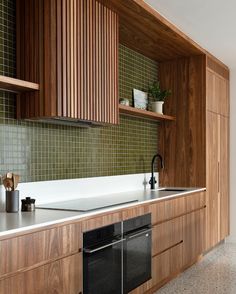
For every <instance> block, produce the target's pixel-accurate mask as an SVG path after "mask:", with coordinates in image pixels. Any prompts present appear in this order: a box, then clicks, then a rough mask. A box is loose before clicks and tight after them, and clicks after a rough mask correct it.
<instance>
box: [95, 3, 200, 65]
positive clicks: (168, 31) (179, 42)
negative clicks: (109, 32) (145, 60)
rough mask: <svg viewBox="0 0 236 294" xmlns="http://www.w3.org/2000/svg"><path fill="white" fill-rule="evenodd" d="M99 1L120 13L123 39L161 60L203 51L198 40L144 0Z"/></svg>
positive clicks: (121, 38)
mask: <svg viewBox="0 0 236 294" xmlns="http://www.w3.org/2000/svg"><path fill="white" fill-rule="evenodd" d="M100 2H101V3H103V4H105V5H107V6H108V7H109V8H112V9H114V10H115V11H116V12H117V13H118V14H119V17H120V42H121V43H122V44H124V45H126V46H128V47H129V48H131V49H134V50H136V51H138V52H140V53H142V54H144V55H146V56H148V57H150V58H152V59H154V60H159V61H160V60H168V59H173V58H177V57H180V56H189V55H197V54H201V53H202V50H201V49H200V47H199V46H198V45H197V44H196V43H194V42H193V41H192V40H191V39H190V38H188V37H187V36H186V35H184V34H183V33H182V32H181V31H180V30H178V29H177V28H176V27H175V26H173V24H171V23H170V22H168V21H167V20H166V19H165V18H164V17H162V16H161V15H160V14H159V13H158V12H157V11H156V10H154V9H152V8H151V6H149V5H148V4H146V3H145V2H144V1H142V0H132V1H125V0H119V1H117V0H100ZM147 28H148V30H147Z"/></svg>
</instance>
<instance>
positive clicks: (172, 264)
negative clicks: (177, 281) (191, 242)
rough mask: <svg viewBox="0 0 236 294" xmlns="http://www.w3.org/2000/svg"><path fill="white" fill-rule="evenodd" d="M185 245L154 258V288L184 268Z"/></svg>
mask: <svg viewBox="0 0 236 294" xmlns="http://www.w3.org/2000/svg"><path fill="white" fill-rule="evenodd" d="M182 255H183V243H180V244H178V245H176V246H175V247H173V248H171V249H169V250H167V251H165V252H163V253H161V254H159V255H157V256H155V257H153V258H152V280H151V283H152V287H154V286H156V285H157V284H158V283H160V282H162V281H163V280H165V279H167V278H169V277H170V275H172V274H175V273H178V272H179V271H180V270H181V268H182Z"/></svg>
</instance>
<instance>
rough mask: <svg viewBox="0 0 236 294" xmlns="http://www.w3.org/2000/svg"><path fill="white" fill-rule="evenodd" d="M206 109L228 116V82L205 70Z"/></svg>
mask: <svg viewBox="0 0 236 294" xmlns="http://www.w3.org/2000/svg"><path fill="white" fill-rule="evenodd" d="M207 109H208V110H210V111H213V112H215V113H219V114H222V115H224V116H229V81H228V80H227V79H226V78H224V77H222V76H220V75H219V74H218V73H216V72H214V71H212V70H211V69H209V68H207Z"/></svg>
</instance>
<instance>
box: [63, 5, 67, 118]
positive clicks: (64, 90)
mask: <svg viewBox="0 0 236 294" xmlns="http://www.w3.org/2000/svg"><path fill="white" fill-rule="evenodd" d="M66 2H67V0H62V72H63V75H62V84H63V86H62V93H63V98H62V100H63V105H62V114H63V116H64V117H66V116H67V102H66V99H67V46H66V45H67V41H66V35H67V31H66V24H67V18H66Z"/></svg>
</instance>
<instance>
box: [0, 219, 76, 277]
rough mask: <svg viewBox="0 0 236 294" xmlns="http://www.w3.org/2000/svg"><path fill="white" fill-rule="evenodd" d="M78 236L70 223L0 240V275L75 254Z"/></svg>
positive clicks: (74, 226) (73, 225) (74, 225)
mask: <svg viewBox="0 0 236 294" xmlns="http://www.w3.org/2000/svg"><path fill="white" fill-rule="evenodd" d="M79 235H80V225H79V224H71V225H66V226H62V227H57V228H53V229H49V230H45V231H40V232H36V233H31V234H27V235H24V236H19V237H15V238H12V239H7V240H3V241H0V277H1V276H4V275H8V274H11V273H14V272H16V271H20V270H24V269H27V268H28V267H31V266H37V265H41V264H43V263H46V262H48V261H50V260H53V259H57V258H61V257H63V256H66V255H70V254H74V253H77V252H78V251H79V248H80V244H79Z"/></svg>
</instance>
